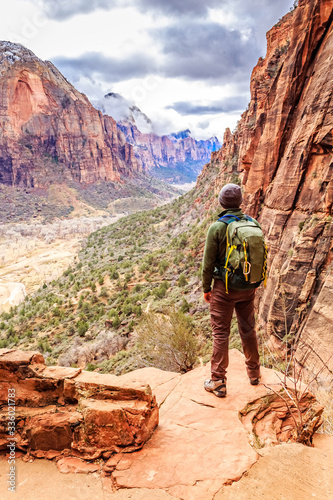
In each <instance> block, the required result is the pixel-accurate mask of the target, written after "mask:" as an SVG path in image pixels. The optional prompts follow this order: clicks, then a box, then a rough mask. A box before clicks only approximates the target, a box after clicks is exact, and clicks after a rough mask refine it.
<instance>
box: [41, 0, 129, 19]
mask: <svg viewBox="0 0 333 500" xmlns="http://www.w3.org/2000/svg"><path fill="white" fill-rule="evenodd" d="M36 1H38V3H39V4H40V1H39V0H35V2H36ZM41 2H42V5H43V9H44V11H45V13H46V14H47V15H48V17H50V18H51V19H56V20H58V21H62V20H64V19H68V18H70V17H73V16H76V15H77V14H89V13H90V12H94V11H95V10H98V9H104V10H111V9H113V8H114V7H117V6H118V5H120V0H41Z"/></svg>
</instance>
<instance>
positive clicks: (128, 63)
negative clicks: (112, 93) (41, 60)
mask: <svg viewBox="0 0 333 500" xmlns="http://www.w3.org/2000/svg"><path fill="white" fill-rule="evenodd" d="M52 62H53V63H54V64H55V65H56V66H57V68H59V69H60V71H62V72H63V73H64V74H65V75H66V76H67V77H68V78H69V79H70V80H72V81H77V80H78V79H79V77H80V76H81V75H83V76H87V77H89V78H92V77H94V78H95V79H102V80H104V81H106V82H107V81H110V82H111V83H115V82H120V81H122V80H130V79H131V78H140V77H145V76H146V75H147V73H150V72H153V70H154V62H153V61H152V59H151V58H150V57H147V56H146V55H143V54H140V53H139V54H132V55H131V56H130V57H127V58H124V59H121V60H120V59H116V58H115V57H107V56H104V55H103V54H100V53H98V52H87V53H85V54H83V55H82V56H80V57H77V58H67V57H56V58H53V60H52Z"/></svg>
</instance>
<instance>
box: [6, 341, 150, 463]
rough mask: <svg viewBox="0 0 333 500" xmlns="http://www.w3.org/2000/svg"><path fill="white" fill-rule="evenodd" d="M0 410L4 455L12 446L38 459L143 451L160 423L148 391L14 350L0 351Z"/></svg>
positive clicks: (113, 377)
mask: <svg viewBox="0 0 333 500" xmlns="http://www.w3.org/2000/svg"><path fill="white" fill-rule="evenodd" d="M0 408H1V412H0V450H5V451H7V450H8V444H9V443H14V449H15V448H16V449H18V450H21V451H23V452H28V454H29V455H31V456H32V457H39V458H41V457H47V458H54V457H59V458H60V457H61V456H74V457H78V458H80V457H81V458H84V459H96V458H100V457H103V458H105V459H108V458H109V457H110V456H111V455H112V454H113V453H115V452H120V451H121V452H129V451H134V450H137V449H139V448H141V447H142V446H143V445H144V443H145V442H146V441H147V440H148V439H149V438H150V436H151V435H152V433H153V431H154V429H155V427H156V426H157V424H158V407H157V404H156V400H155V397H154V396H153V395H152V393H151V390H150V387H149V386H147V385H142V384H133V385H129V384H126V383H123V382H122V381H120V380H119V379H118V378H117V377H115V376H112V375H99V374H95V373H90V372H84V371H81V369H77V368H62V367H59V366H55V367H47V366H45V363H44V358H43V356H42V355H41V354H40V353H37V352H28V351H16V350H13V349H11V350H10V349H0ZM8 422H10V423H11V425H9V423H8Z"/></svg>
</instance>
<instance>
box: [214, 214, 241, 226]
mask: <svg viewBox="0 0 333 500" xmlns="http://www.w3.org/2000/svg"><path fill="white" fill-rule="evenodd" d="M218 220H219V221H220V222H225V224H227V226H228V225H229V224H231V222H234V221H235V220H241V219H240V218H239V217H236V215H222V217H220V218H219V219H218Z"/></svg>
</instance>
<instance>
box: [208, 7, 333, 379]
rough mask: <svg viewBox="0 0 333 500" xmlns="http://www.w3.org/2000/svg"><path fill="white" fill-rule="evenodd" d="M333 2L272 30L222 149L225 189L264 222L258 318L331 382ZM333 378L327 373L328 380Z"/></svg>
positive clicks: (217, 161) (298, 12) (218, 158)
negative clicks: (290, 339)
mask: <svg viewBox="0 0 333 500" xmlns="http://www.w3.org/2000/svg"><path fill="white" fill-rule="evenodd" d="M332 10H333V2H332V0H300V1H299V5H298V7H297V8H296V9H294V10H293V11H292V12H290V13H288V14H287V15H286V16H284V18H283V19H281V20H280V21H279V23H277V25H275V26H274V27H273V28H272V30H270V32H269V33H268V34H267V55H266V57H265V59H262V58H260V59H259V61H258V64H257V66H256V67H255V68H254V70H253V73H252V77H251V102H250V104H249V107H248V109H247V110H246V111H245V112H244V113H243V115H242V118H241V120H240V122H239V124H238V126H237V130H236V131H235V132H234V133H233V134H232V133H231V132H230V130H227V131H226V133H225V136H224V145H223V147H222V149H221V150H220V151H218V152H216V153H214V154H213V155H212V160H211V163H210V164H208V165H207V166H206V167H205V169H204V170H203V173H202V176H201V178H200V179H201V180H202V179H203V178H204V177H205V176H207V175H208V174H209V169H210V168H215V167H216V166H218V167H219V174H218V176H217V178H216V179H215V181H214V191H215V193H218V191H219V190H220V189H221V187H222V185H223V184H224V183H225V182H226V181H233V180H235V179H237V180H239V181H240V182H241V185H242V187H243V189H244V210H245V211H246V212H247V213H248V214H249V215H252V216H254V217H256V218H258V220H259V221H260V223H261V225H262V227H263V230H264V232H265V235H266V239H267V243H268V247H269V280H268V284H267V288H266V289H260V291H259V294H258V295H259V299H260V304H259V315H260V321H261V323H262V325H263V326H264V327H265V328H266V330H267V332H268V333H269V334H270V335H274V336H275V337H277V338H278V339H282V338H283V337H284V336H285V335H287V334H292V335H294V336H295V335H298V336H299V337H300V343H299V350H298V360H299V362H300V363H301V364H305V365H306V366H307V367H308V368H309V369H310V370H311V366H312V367H313V369H312V372H313V371H315V370H317V368H314V367H315V366H317V367H318V366H322V364H323V362H324V363H326V364H327V365H328V369H327V368H326V369H325V370H324V371H323V372H322V373H321V376H322V378H325V377H328V378H331V379H332V372H333V358H332V357H330V352H332V347H333V337H332V332H333V322H332V303H333V289H332V277H333V269H332V256H333V247H332V227H333V225H332V204H333V156H332V148H333V101H332V93H333V87H332V81H333V65H332V53H333V23H332V18H333V15H332ZM325 374H326V375H325Z"/></svg>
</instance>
